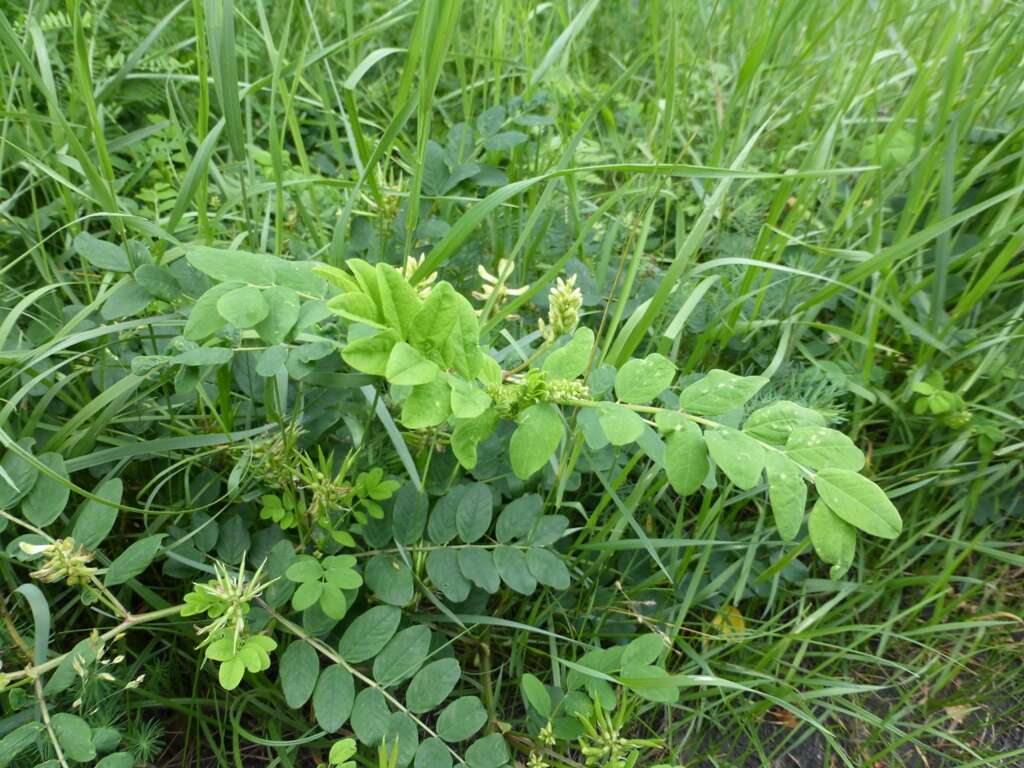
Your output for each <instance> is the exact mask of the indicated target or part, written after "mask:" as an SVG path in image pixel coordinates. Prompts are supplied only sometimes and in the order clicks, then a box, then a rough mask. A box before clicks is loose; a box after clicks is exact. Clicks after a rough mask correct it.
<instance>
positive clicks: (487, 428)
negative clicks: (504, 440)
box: [451, 410, 498, 469]
mask: <svg viewBox="0 0 1024 768" xmlns="http://www.w3.org/2000/svg"><path fill="white" fill-rule="evenodd" d="M497 424H498V414H496V413H495V412H494V411H493V410H486V411H484V412H483V413H481V414H480V415H479V416H477V417H476V418H475V419H456V421H455V429H453V430H452V437H451V446H452V453H454V454H455V458H456V459H458V461H459V464H461V465H462V466H463V467H465V468H466V469H473V468H475V467H476V462H477V454H476V449H477V446H478V445H479V444H480V443H482V442H483V441H484V440H486V439H487V438H488V437H490V436H491V433H493V432H494V428H495V427H496V426H497Z"/></svg>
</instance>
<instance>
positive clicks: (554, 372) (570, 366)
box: [543, 327, 594, 379]
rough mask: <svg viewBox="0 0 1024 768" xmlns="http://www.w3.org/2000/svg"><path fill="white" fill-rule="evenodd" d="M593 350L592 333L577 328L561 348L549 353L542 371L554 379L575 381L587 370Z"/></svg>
mask: <svg viewBox="0 0 1024 768" xmlns="http://www.w3.org/2000/svg"><path fill="white" fill-rule="evenodd" d="M593 350H594V332H593V331H592V330H590V329H589V328H585V327H584V328H577V329H576V332H575V333H574V334H573V335H572V338H571V339H569V341H568V342H567V343H566V344H565V346H563V347H559V348H558V349H556V350H555V351H554V352H551V353H550V354H549V355H548V356H547V358H546V359H545V360H544V366H543V368H544V371H545V372H546V373H547V374H548V375H549V376H551V377H553V378H556V379H575V378H576V377H577V376H580V375H582V374H583V372H584V371H586V370H587V365H588V364H589V363H590V356H591V354H592V352H593Z"/></svg>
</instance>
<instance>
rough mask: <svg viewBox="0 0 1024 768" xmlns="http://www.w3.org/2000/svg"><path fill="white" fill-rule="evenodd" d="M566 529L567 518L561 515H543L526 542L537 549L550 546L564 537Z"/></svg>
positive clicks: (567, 524)
mask: <svg viewBox="0 0 1024 768" xmlns="http://www.w3.org/2000/svg"><path fill="white" fill-rule="evenodd" d="M568 527H569V518H567V517H565V516H563V515H544V516H542V517H541V518H540V519H539V520H538V521H537V526H536V527H535V528H534V529H533V530H532V531H530V535H529V536H528V537H527V541H528V542H529V543H530V544H533V545H535V546H538V547H548V546H551V545H552V544H554V543H555V542H556V541H558V540H559V539H560V538H562V536H564V535H565V529H566V528H568Z"/></svg>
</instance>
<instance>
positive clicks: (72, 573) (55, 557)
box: [20, 537, 96, 586]
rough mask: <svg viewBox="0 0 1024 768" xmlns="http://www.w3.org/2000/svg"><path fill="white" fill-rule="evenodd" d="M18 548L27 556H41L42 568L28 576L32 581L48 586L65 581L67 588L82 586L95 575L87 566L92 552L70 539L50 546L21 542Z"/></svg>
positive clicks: (60, 540)
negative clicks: (42, 559)
mask: <svg viewBox="0 0 1024 768" xmlns="http://www.w3.org/2000/svg"><path fill="white" fill-rule="evenodd" d="M20 546H21V551H22V552H24V553H25V554H27V555H42V556H43V558H44V562H43V567H42V568H39V569H37V570H35V571H32V573H30V574H29V575H30V576H31V577H32V578H33V579H38V580H39V581H43V582H46V583H48V584H52V583H53V582H57V581H60V580H62V579H66V580H67V583H68V585H69V586H82V585H84V584H86V583H88V581H89V579H91V578H92V577H93V576H94V575H95V573H96V569H95V568H93V567H91V566H90V565H88V563H89V562H90V561H91V560H92V557H93V556H92V552H90V551H89V550H87V549H86V548H85V547H83V546H82V545H81V544H78V543H77V542H76V541H75V540H74V539H72V538H70V537H68V538H66V539H57V540H55V541H53V542H52V543H50V544H29V543H27V542H24V541H23V542H21V545H20Z"/></svg>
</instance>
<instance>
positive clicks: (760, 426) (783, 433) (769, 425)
mask: <svg viewBox="0 0 1024 768" xmlns="http://www.w3.org/2000/svg"><path fill="white" fill-rule="evenodd" d="M823 426H825V417H824V416H822V415H821V414H820V413H818V412H817V411H814V410H811V409H810V408H805V407H804V406H802V405H797V404H796V403H792V402H790V401H789V400H780V401H778V402H777V403H772V404H771V405H766V406H764V407H763V408H758V409H757V410H756V411H754V412H753V413H752V414H750V416H748V417H747V420H746V422H745V423H744V424H743V431H744V432H746V433H747V434H748V435H750V436H751V437H756V438H757V439H758V440H763V441H765V442H766V443H772V444H774V445H784V444H785V442H786V440H787V439H788V438H789V435H790V433H791V432H792V431H793V430H794V429H796V428H797V427H823Z"/></svg>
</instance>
